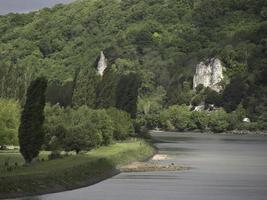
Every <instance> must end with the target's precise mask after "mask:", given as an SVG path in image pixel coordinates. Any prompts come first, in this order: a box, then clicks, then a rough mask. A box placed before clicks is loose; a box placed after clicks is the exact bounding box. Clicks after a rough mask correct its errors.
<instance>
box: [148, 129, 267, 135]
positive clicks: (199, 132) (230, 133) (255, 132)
mask: <svg viewBox="0 0 267 200" xmlns="http://www.w3.org/2000/svg"><path fill="white" fill-rule="evenodd" d="M164 132H167V133H185V134H186V133H193V134H194V133H195V134H207V135H236V136H238V135H239V136H267V131H249V130H232V131H226V132H221V133H214V132H211V131H200V130H192V131H189V130H186V131H178V130H177V131H167V130H150V131H149V133H150V134H153V133H164Z"/></svg>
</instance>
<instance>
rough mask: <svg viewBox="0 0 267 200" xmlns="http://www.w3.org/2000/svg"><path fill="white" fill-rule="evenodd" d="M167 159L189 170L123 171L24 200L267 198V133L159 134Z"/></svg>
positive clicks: (225, 199) (219, 199)
mask: <svg viewBox="0 0 267 200" xmlns="http://www.w3.org/2000/svg"><path fill="white" fill-rule="evenodd" d="M153 136H154V138H156V139H157V140H158V142H157V143H156V146H157V147H158V148H159V150H160V153H163V154H167V155H169V156H170V160H167V161H162V162H169V163H172V162H173V163H176V164H182V165H185V166H190V167H191V169H190V170H188V171H180V172H146V173H122V174H119V175H117V176H115V177H113V178H111V179H108V180H106V181H103V182H101V183H98V184H96V185H93V186H90V187H86V188H82V189H78V190H73V191H67V192H61V193H55V194H49V195H43V196H38V197H30V198H24V199H23V200H87V199H88V200H266V199H267V137H259V136H257V137H251V136H229V135H228V136H226V135H207V134H196V133H192V134H190V133H186V134H180V133H155V134H154V135H153Z"/></svg>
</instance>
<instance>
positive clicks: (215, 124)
mask: <svg viewBox="0 0 267 200" xmlns="http://www.w3.org/2000/svg"><path fill="white" fill-rule="evenodd" d="M228 117H229V116H228V114H227V113H226V112H225V111H224V110H223V109H219V110H216V111H214V112H211V114H210V120H209V127H210V129H211V130H212V131H213V132H215V133H220V132H223V131H226V130H227V129H228V127H229V120H228Z"/></svg>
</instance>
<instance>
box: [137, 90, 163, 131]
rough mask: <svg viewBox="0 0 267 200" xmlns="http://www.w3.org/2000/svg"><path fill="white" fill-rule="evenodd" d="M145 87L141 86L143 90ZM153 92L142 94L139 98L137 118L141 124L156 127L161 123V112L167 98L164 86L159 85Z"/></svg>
mask: <svg viewBox="0 0 267 200" xmlns="http://www.w3.org/2000/svg"><path fill="white" fill-rule="evenodd" d="M142 89H144V87H141V90H142ZM152 91H153V92H151V93H148V94H146V95H142V96H140V97H139V99H138V109H137V119H136V123H138V125H139V126H146V127H147V128H156V127H158V126H159V124H160V120H159V114H160V112H161V111H162V110H163V104H164V103H165V99H166V91H165V89H164V88H163V87H157V88H156V89H153V90H152Z"/></svg>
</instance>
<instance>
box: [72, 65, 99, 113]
mask: <svg viewBox="0 0 267 200" xmlns="http://www.w3.org/2000/svg"><path fill="white" fill-rule="evenodd" d="M98 83H99V77H98V76H97V75H96V72H95V71H93V70H88V71H81V72H80V74H79V77H78V80H77V81H76V85H75V90H74V94H73V102H72V103H73V105H74V106H75V107H79V106H83V105H87V106H88V107H90V108H95V103H96V91H97V85H98Z"/></svg>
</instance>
